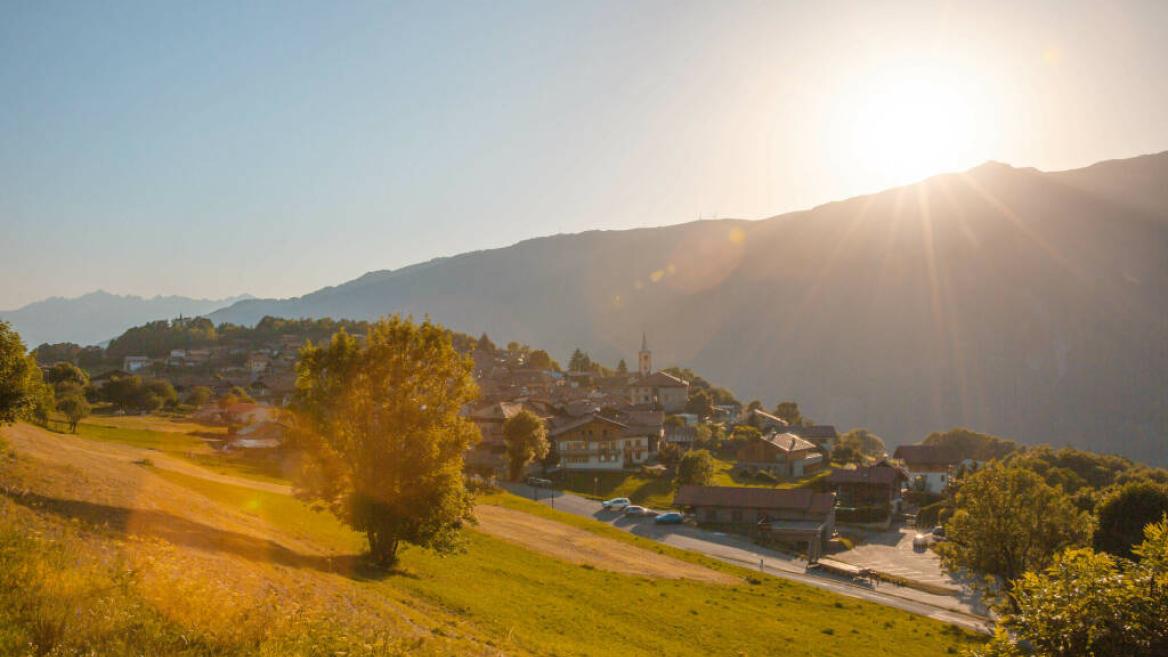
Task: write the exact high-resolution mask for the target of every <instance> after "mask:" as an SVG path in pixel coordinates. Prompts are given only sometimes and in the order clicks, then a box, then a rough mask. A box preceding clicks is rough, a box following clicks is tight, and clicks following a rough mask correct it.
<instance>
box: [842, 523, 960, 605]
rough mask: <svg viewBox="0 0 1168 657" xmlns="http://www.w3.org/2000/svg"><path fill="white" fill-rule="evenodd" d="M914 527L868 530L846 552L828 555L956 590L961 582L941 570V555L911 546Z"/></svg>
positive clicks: (864, 566) (890, 573) (914, 531)
mask: <svg viewBox="0 0 1168 657" xmlns="http://www.w3.org/2000/svg"><path fill="white" fill-rule="evenodd" d="M915 534H916V530H915V529H907V528H900V529H891V530H889V531H886V532H869V533H867V534H866V535H865V536H864V538H863V543H861V544H860V545H857V546H856V547H855V548H854V549H851V550H848V551H847V552H840V553H838V554H833V555H831V558H832V559H835V560H837V561H843V562H845V563H850V564H853V565H856V566H860V567H862V568H871V569H872V570H878V571H880V572H882V573H888V574H889V575H897V576H899V577H904V578H906V579H911V580H914V581H917V582H923V583H926V584H932V585H935V586H943V587H946V588H950V589H953V590H954V591H959V590H960V589H961V583H960V582H957V581H955V580H954V579H953V578H952V577H950V576H949V575H947V574H946V573H945V572H944V571H943V570H941V559H940V558H939V557H938V556H937V553H936V552H933V551H932V550H928V549H918V548H914V547H913V544H912V542H913V536H914V535H915Z"/></svg>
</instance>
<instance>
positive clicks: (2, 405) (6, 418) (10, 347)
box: [0, 322, 32, 424]
mask: <svg viewBox="0 0 1168 657" xmlns="http://www.w3.org/2000/svg"><path fill="white" fill-rule="evenodd" d="M29 367H30V366H29V361H28V358H27V357H25V353H24V342H22V341H21V340H20V335H19V334H18V333H17V332H16V331H14V330H12V327H11V326H9V325H8V322H0V424H11V423H13V422H15V421H16V420H17V419H19V418H20V417H21V416H22V415H23V414H24V412H25V411H26V410H27V409H28V408H30V407H31V405H32V398H31V396H30V395H29V391H28V390H27V389H26V387H25V386H26V382H27V380H28V376H29V372H28V370H29Z"/></svg>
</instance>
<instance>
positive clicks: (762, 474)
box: [754, 470, 779, 484]
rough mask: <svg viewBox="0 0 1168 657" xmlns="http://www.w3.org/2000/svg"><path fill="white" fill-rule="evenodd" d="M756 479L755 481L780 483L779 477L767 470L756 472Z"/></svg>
mask: <svg viewBox="0 0 1168 657" xmlns="http://www.w3.org/2000/svg"><path fill="white" fill-rule="evenodd" d="M754 479H755V481H760V482H762V483H765V484H777V483H779V478H778V477H776V476H774V475H773V474H771V473H769V472H767V471H766V470H759V471H758V472H756V473H754Z"/></svg>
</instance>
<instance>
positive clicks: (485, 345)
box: [476, 333, 495, 354]
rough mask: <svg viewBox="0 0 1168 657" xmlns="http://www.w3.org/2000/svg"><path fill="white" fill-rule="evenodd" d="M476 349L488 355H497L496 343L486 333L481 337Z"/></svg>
mask: <svg viewBox="0 0 1168 657" xmlns="http://www.w3.org/2000/svg"><path fill="white" fill-rule="evenodd" d="M476 347H477V348H478V350H479V351H482V352H485V353H488V354H493V353H495V343H494V342H491V338H489V337H488V336H487V334H486V333H483V334H482V335H481V336H479V341H478V344H477V345H476Z"/></svg>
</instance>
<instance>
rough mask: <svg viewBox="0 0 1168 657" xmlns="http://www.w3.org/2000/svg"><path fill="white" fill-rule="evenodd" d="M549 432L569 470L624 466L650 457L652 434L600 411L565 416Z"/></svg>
mask: <svg viewBox="0 0 1168 657" xmlns="http://www.w3.org/2000/svg"><path fill="white" fill-rule="evenodd" d="M548 434H549V437H550V439H551V441H552V443H553V444H554V445H555V447H556V452H557V453H559V455H560V467H561V468H563V469H565V470H623V469H626V468H633V467H637V466H639V465H641V464H643V463H645V462H646V461H648V459H649V453H650V450H649V448H650V440H651V436H648V435H645V433H644V432H643V431H641V430H638V429H637V428H634V427H630V426H629V425H626V424H623V423H621V422H617V421H616V420H612V419H609V418H606V417H604V416H603V415H599V414H590V415H586V416H584V417H581V418H564V419H563V420H561V421H560V422H558V423H553V427H552V429H551V431H549V432H548Z"/></svg>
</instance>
